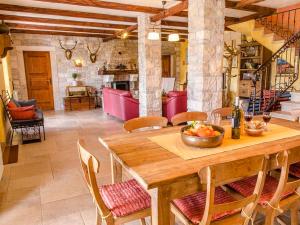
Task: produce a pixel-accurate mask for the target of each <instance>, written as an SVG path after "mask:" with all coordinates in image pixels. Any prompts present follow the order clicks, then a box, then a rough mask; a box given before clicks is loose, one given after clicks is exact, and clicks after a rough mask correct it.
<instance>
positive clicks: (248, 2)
mask: <svg viewBox="0 0 300 225" xmlns="http://www.w3.org/2000/svg"><path fill="white" fill-rule="evenodd" d="M263 1H265V0H241V1H240V2H238V3H237V4H236V7H237V8H238V9H241V8H243V7H245V6H248V5H253V4H255V3H259V2H263Z"/></svg>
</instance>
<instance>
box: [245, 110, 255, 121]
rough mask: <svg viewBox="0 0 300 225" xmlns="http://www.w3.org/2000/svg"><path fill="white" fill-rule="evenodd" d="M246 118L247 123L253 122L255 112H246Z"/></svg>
mask: <svg viewBox="0 0 300 225" xmlns="http://www.w3.org/2000/svg"><path fill="white" fill-rule="evenodd" d="M244 119H245V121H246V122H247V123H249V122H251V120H252V119H253V113H252V112H247V111H246V112H245V115H244Z"/></svg>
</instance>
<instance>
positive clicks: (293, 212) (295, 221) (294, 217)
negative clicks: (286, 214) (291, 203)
mask: <svg viewBox="0 0 300 225" xmlns="http://www.w3.org/2000/svg"><path fill="white" fill-rule="evenodd" d="M290 212H291V225H298V209H297V208H292V209H290Z"/></svg>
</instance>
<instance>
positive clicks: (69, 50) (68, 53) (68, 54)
mask: <svg viewBox="0 0 300 225" xmlns="http://www.w3.org/2000/svg"><path fill="white" fill-rule="evenodd" d="M59 45H60V47H61V48H62V49H63V50H65V56H66V58H67V60H70V59H71V58H72V55H73V52H72V51H73V50H74V49H75V48H76V46H77V41H75V45H74V47H73V48H65V47H64V46H63V45H62V42H61V40H59Z"/></svg>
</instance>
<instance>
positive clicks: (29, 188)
mask: <svg viewBox="0 0 300 225" xmlns="http://www.w3.org/2000/svg"><path fill="white" fill-rule="evenodd" d="M45 125H46V137H47V139H46V141H42V142H41V143H33V144H26V145H21V146H20V147H19V160H18V163H15V164H9V165H6V166H5V170H4V177H3V179H2V181H1V182H0V225H95V208H94V205H93V202H92V199H91V197H90V194H89V192H88V189H87V188H86V186H85V183H84V180H83V177H82V173H81V168H80V164H79V159H78V153H77V148H76V141H77V140H78V138H83V139H85V141H86V143H87V146H88V147H89V149H90V151H91V152H92V153H93V154H94V155H95V156H96V157H97V158H98V159H99V160H100V163H101V165H100V171H101V172H100V175H99V176H98V178H97V179H98V182H99V184H106V183H110V182H111V173H110V160H109V155H108V153H107V151H106V150H105V149H104V148H103V147H102V146H101V145H100V144H99V142H98V137H99V136H102V137H104V136H109V135H112V134H117V133H121V132H124V131H123V128H122V122H120V121H118V120H116V119H114V118H112V117H109V116H106V114H104V113H102V111H100V110H93V111H82V112H67V113H64V112H47V113H46V114H45ZM124 179H126V177H125V178H124ZM286 219H287V224H289V223H288V218H285V220H286ZM147 222H148V224H149V220H148V221H147ZM138 224H140V223H139V222H138V221H136V222H132V223H129V224H128V225H138ZM178 224H179V223H178ZM256 224H262V222H261V220H260V221H257V222H256Z"/></svg>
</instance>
